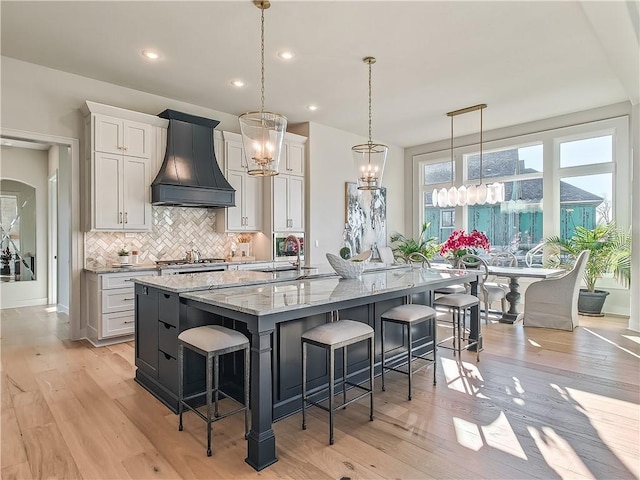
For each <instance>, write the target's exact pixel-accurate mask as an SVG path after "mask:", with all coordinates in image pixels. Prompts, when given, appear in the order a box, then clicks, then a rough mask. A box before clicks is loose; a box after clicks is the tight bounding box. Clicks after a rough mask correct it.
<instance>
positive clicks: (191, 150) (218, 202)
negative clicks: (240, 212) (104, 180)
mask: <svg viewBox="0 0 640 480" xmlns="http://www.w3.org/2000/svg"><path fill="white" fill-rule="evenodd" d="M158 116H159V117H161V118H166V119H168V120H169V128H168V130H167V152H166V153H165V156H164V161H163V162H162V166H161V167H160V171H159V172H158V175H157V176H156V178H155V180H154V181H153V183H152V184H151V203H152V204H153V205H175V206H184V207H209V208H221V207H235V206H236V203H235V196H236V191H235V190H234V189H233V187H232V186H231V185H230V184H229V182H228V181H227V179H226V178H224V175H223V174H222V172H221V171H220V167H219V166H218V162H217V161H216V155H215V152H214V150H213V129H214V128H215V127H216V126H217V125H218V124H219V123H220V122H218V121H217V120H211V119H208V118H203V117H196V116H194V115H188V114H186V113H182V112H177V111H175V110H165V111H164V112H162V113H160V114H159V115H158Z"/></svg>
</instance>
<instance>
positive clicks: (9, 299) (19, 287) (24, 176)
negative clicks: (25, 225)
mask: <svg viewBox="0 0 640 480" xmlns="http://www.w3.org/2000/svg"><path fill="white" fill-rule="evenodd" d="M47 171H48V154H47V152H46V151H44V150H33V149H28V148H16V147H5V146H3V147H2V171H1V172H0V175H1V176H2V178H4V179H11V180H18V181H20V182H23V183H26V184H28V185H31V186H32V187H34V188H35V189H36V221H35V224H36V225H35V227H36V237H35V243H36V245H35V254H36V280H34V281H25V282H7V283H2V284H1V285H0V290H1V293H0V304H1V305H2V308H10V307H25V306H30V305H44V304H46V303H47V202H48V195H47ZM25 220H26V219H25ZM25 247H28V248H31V246H29V245H25ZM23 268H24V267H23Z"/></svg>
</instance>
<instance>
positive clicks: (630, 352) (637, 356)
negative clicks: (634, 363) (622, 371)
mask: <svg viewBox="0 0 640 480" xmlns="http://www.w3.org/2000/svg"><path fill="white" fill-rule="evenodd" d="M582 329H583V330H584V331H585V332H589V333H590V334H591V335H594V336H596V337H598V338H599V339H600V340H604V341H605V342H607V343H610V344H611V345H613V346H615V347H618V348H619V349H620V350H622V351H623V352H626V353H628V354H630V355H633V356H634V357H636V358H640V355H638V354H637V353H633V352H632V351H631V350H628V349H626V348H624V347H621V346H620V345H618V344H617V343H615V342H612V341H611V340H609V339H608V338H604V337H603V336H602V335H598V334H597V333H596V332H594V331H593V330H589V329H588V328H586V327H582Z"/></svg>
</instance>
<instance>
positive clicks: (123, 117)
mask: <svg viewBox="0 0 640 480" xmlns="http://www.w3.org/2000/svg"><path fill="white" fill-rule="evenodd" d="M83 112H84V114H85V128H86V130H87V132H86V134H85V141H86V145H85V161H86V162H87V163H88V165H89V168H88V169H87V176H86V179H87V183H88V188H87V190H86V191H85V192H84V195H85V198H86V199H87V200H88V202H89V203H90V208H88V209H87V213H86V214H85V221H86V229H87V230H102V231H135V232H137V231H148V230H151V227H152V220H151V188H150V185H151V182H152V180H153V178H152V175H154V174H155V170H156V168H157V166H158V165H159V163H161V161H162V159H158V158H156V153H158V154H159V153H160V151H159V149H158V144H157V142H156V136H157V135H158V132H159V131H160V130H161V127H166V120H164V119H161V118H159V117H156V116H153V115H147V114H143V113H139V112H132V111H129V110H124V109H121V108H117V107H110V106H108V105H101V104H98V103H94V102H86V104H85V106H83Z"/></svg>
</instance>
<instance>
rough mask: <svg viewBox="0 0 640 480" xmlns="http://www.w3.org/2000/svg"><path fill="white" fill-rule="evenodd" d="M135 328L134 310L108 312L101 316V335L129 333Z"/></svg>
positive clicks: (113, 335) (110, 335)
mask: <svg viewBox="0 0 640 480" xmlns="http://www.w3.org/2000/svg"><path fill="white" fill-rule="evenodd" d="M134 330H135V311H134V310H129V311H126V312H117V313H108V314H106V315H103V316H102V337H116V336H119V335H129V334H132V333H133V332H134Z"/></svg>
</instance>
